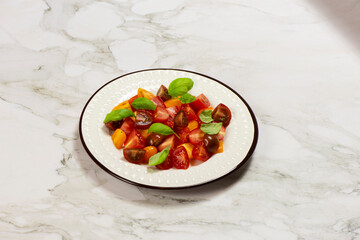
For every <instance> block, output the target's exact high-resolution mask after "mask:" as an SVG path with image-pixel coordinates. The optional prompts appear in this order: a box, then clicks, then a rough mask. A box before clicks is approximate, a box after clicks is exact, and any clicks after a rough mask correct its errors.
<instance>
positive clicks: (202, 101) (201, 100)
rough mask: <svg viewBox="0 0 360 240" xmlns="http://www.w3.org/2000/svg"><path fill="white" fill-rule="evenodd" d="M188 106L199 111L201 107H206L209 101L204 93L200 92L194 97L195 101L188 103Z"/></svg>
mask: <svg viewBox="0 0 360 240" xmlns="http://www.w3.org/2000/svg"><path fill="white" fill-rule="evenodd" d="M190 106H191V107H192V108H193V109H194V110H195V111H199V110H200V109H202V108H207V107H209V106H210V101H209V99H207V97H206V96H205V95H204V94H200V95H199V96H197V97H196V99H195V101H193V102H192V103H190Z"/></svg>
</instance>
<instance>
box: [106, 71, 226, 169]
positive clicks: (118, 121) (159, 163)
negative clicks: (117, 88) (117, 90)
mask: <svg viewBox="0 0 360 240" xmlns="http://www.w3.org/2000/svg"><path fill="white" fill-rule="evenodd" d="M193 85H194V82H193V81H192V80H191V79H190V78H177V79H175V80H173V81H172V82H171V83H170V85H169V86H168V88H167V87H165V86H164V85H161V86H160V88H159V90H158V91H157V93H156V96H155V95H154V94H153V93H151V92H149V91H147V90H145V89H143V88H139V89H138V91H137V95H135V96H133V97H132V98H130V99H128V100H126V101H123V102H122V103H120V104H118V105H117V106H115V107H114V108H113V109H112V111H111V112H110V113H108V114H107V115H106V117H105V120H104V121H103V122H104V124H105V126H106V127H107V128H108V129H109V130H110V135H111V139H112V142H113V143H114V146H115V147H116V148H117V149H123V155H124V157H125V159H126V160H127V161H129V162H131V163H134V164H147V165H150V166H155V167H157V168H158V169H161V170H166V169H170V168H176V169H188V168H189V166H190V165H196V164H194V163H195V162H196V161H197V160H199V161H202V162H205V161H207V160H208V159H209V158H211V156H213V155H214V154H219V153H222V152H223V151H224V147H223V141H224V137H225V132H226V127H227V126H228V125H229V124H230V121H231V111H230V109H229V108H228V107H227V106H226V105H224V104H222V103H219V104H218V105H217V106H216V107H215V108H213V107H212V106H211V105H210V102H209V100H208V98H207V97H206V96H205V95H204V94H200V95H199V96H197V97H195V96H193V95H191V94H190V93H189V91H190V90H191V89H192V87H193ZM197 162H198V161H197Z"/></svg>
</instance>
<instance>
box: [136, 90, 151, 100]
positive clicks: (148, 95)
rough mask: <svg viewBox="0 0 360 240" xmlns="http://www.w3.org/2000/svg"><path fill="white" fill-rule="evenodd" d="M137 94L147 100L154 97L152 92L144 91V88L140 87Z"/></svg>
mask: <svg viewBox="0 0 360 240" xmlns="http://www.w3.org/2000/svg"><path fill="white" fill-rule="evenodd" d="M138 96H139V97H144V98H147V99H149V100H151V99H153V98H154V97H155V95H154V94H152V93H151V92H149V91H146V90H145V89H142V88H139V89H138Z"/></svg>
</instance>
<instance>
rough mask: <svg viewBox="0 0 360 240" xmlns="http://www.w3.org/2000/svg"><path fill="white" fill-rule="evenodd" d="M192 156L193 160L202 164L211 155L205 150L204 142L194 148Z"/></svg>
mask: <svg viewBox="0 0 360 240" xmlns="http://www.w3.org/2000/svg"><path fill="white" fill-rule="evenodd" d="M192 154H193V158H194V159H197V160H200V161H204V162H205V161H206V160H208V159H209V158H210V157H211V154H210V153H209V152H208V151H207V150H206V147H205V144H204V142H200V143H199V144H197V145H196V146H195V147H194V149H193V152H192Z"/></svg>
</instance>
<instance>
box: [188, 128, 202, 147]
mask: <svg viewBox="0 0 360 240" xmlns="http://www.w3.org/2000/svg"><path fill="white" fill-rule="evenodd" d="M204 136H205V133H204V132H203V131H201V130H200V128H197V129H194V130H192V131H191V132H190V133H189V141H190V142H191V143H192V144H193V145H197V144H199V143H200V142H202V141H203V140H204Z"/></svg>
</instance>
